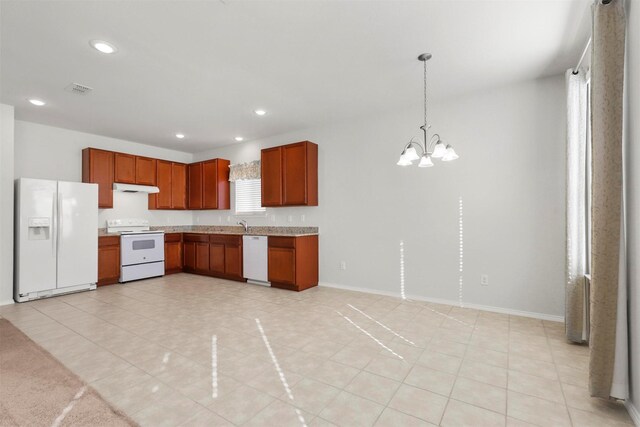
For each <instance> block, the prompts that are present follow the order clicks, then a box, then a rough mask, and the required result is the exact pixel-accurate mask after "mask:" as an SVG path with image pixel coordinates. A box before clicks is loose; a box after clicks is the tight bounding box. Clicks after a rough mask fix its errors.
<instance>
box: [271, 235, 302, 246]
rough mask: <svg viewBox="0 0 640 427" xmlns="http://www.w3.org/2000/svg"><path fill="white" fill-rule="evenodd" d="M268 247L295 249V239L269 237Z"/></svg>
mask: <svg viewBox="0 0 640 427" xmlns="http://www.w3.org/2000/svg"><path fill="white" fill-rule="evenodd" d="M269 247H270V248H295V247H296V238H295V237H273V236H269Z"/></svg>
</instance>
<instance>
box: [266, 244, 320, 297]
mask: <svg viewBox="0 0 640 427" xmlns="http://www.w3.org/2000/svg"><path fill="white" fill-rule="evenodd" d="M268 242H269V243H268V263H269V267H268V268H269V281H270V282H271V286H272V287H274V288H281V289H288V290H291V291H302V290H304V289H308V288H311V287H313V286H317V285H318V236H317V235H314V236H297V237H273V236H269V241H268Z"/></svg>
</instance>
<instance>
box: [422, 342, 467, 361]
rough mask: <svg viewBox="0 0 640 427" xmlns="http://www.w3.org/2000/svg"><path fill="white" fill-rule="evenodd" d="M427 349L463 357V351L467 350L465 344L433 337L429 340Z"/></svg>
mask: <svg viewBox="0 0 640 427" xmlns="http://www.w3.org/2000/svg"><path fill="white" fill-rule="evenodd" d="M427 349H429V350H432V351H437V352H438V353H444V354H448V355H450V356H455V357H464V353H465V352H466V351H467V345H466V344H462V343H459V342H455V341H450V340H447V339H444V338H434V339H432V340H431V341H430V342H429V345H428V346H427Z"/></svg>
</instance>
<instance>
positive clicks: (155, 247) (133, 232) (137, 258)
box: [107, 218, 164, 283]
mask: <svg viewBox="0 0 640 427" xmlns="http://www.w3.org/2000/svg"><path fill="white" fill-rule="evenodd" d="M107 233H119V234H120V282H121V283H124V282H130V281H132V280H139V279H145V278H148V277H157V276H164V231H161V230H157V231H156V230H153V231H151V230H150V229H149V221H148V220H146V219H137V218H130V219H110V220H107Z"/></svg>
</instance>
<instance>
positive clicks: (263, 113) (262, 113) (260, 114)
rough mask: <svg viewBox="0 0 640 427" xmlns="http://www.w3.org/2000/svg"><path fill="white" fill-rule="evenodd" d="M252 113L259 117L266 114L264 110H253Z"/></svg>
mask: <svg viewBox="0 0 640 427" xmlns="http://www.w3.org/2000/svg"><path fill="white" fill-rule="evenodd" d="M254 113H256V114H257V115H259V116H264V115H265V114H267V112H266V111H264V110H254Z"/></svg>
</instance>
